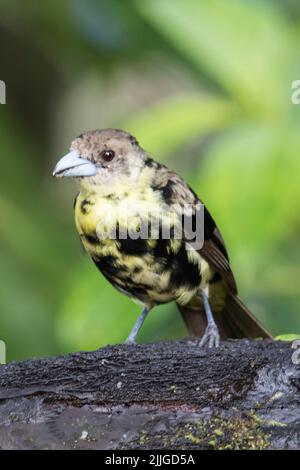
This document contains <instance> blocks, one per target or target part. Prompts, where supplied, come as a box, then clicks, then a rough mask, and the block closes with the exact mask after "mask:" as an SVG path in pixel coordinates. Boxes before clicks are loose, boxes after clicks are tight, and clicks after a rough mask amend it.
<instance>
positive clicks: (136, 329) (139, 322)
mask: <svg viewBox="0 0 300 470" xmlns="http://www.w3.org/2000/svg"><path fill="white" fill-rule="evenodd" d="M149 312H150V309H149V308H148V307H146V306H145V307H144V308H143V310H142V313H141V314H140V316H139V318H138V319H137V321H136V323H135V325H134V327H133V328H132V330H131V332H130V335H129V336H128V338H127V339H126V341H125V344H135V342H136V341H135V340H136V337H137V335H138V332H139V331H140V329H141V327H142V324H143V323H144V320H145V318H146V316H147V315H148V313H149Z"/></svg>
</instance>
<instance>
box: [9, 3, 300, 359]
mask: <svg viewBox="0 0 300 470" xmlns="http://www.w3.org/2000/svg"><path fill="white" fill-rule="evenodd" d="M0 39H1V43H2V44H4V45H5V46H4V47H2V48H1V50H0V64H1V76H0V79H1V80H4V81H5V82H6V86H7V104H6V105H1V106H0V132H1V139H0V154H1V172H0V178H1V185H0V210H1V218H0V239H1V245H0V311H1V316H0V337H1V339H3V340H5V341H6V343H7V351H8V359H9V360H11V359H18V358H26V357H32V356H42V355H49V354H57V353H63V352H68V351H74V350H78V349H93V348H97V347H99V346H102V345H105V344H107V343H110V344H112V343H117V342H121V341H123V340H124V339H125V338H126V336H127V334H128V332H129V330H130V328H131V327H132V325H133V323H134V321H135V319H136V317H137V315H138V312H139V310H140V307H138V306H137V305H135V304H133V303H132V302H131V301H130V300H129V299H127V298H126V297H124V296H123V295H121V294H120V293H118V292H117V291H115V290H114V289H113V288H112V287H111V286H110V285H109V284H108V283H107V282H106V281H105V279H104V278H102V277H101V275H100V274H99V273H98V271H97V270H96V268H95V267H94V265H93V264H92V263H91V262H90V261H89V259H88V258H87V256H85V255H84V254H83V253H82V250H81V247H80V244H79V241H78V237H77V235H76V231H75V227H74V222H73V211H72V200H73V198H74V195H75V193H76V189H75V187H74V184H73V182H70V181H57V180H53V179H52V177H51V173H52V168H53V166H54V164H55V162H56V161H57V159H58V158H59V157H60V156H61V155H63V154H64V153H65V152H66V151H67V149H68V146H69V144H70V141H71V140H72V139H73V138H74V137H75V136H76V135H77V134H79V133H81V132H83V131H84V130H87V129H92V128H101V127H122V128H124V129H126V130H128V131H131V132H132V133H133V134H135V135H136V137H137V138H138V140H139V141H140V143H141V144H142V145H143V146H144V147H145V148H146V149H147V150H149V151H150V152H152V153H153V154H154V155H155V156H156V158H158V159H160V160H161V161H164V162H165V163H167V164H168V165H170V166H171V167H172V168H174V169H176V170H178V171H180V172H181V173H182V174H183V175H184V176H185V178H186V179H187V181H188V182H189V183H190V184H191V185H192V186H193V188H194V190H195V191H196V192H197V193H198V194H199V196H200V197H201V198H202V199H203V200H204V201H205V202H206V203H207V206H208V207H209V209H210V211H211V212H212V214H213V216H214V217H215V219H216V220H217V222H218V225H219V227H220V229H221V231H222V233H223V235H224V238H225V240H226V243H227V245H228V248H229V252H230V255H231V261H232V265H233V269H234V272H235V273H236V277H237V280H238V284H239V289H240V293H241V297H242V298H243V299H244V300H245V301H246V302H247V304H248V305H249V306H250V308H252V309H253V311H254V313H255V314H256V315H257V316H258V317H259V318H260V319H261V320H262V321H263V322H264V323H265V324H266V326H268V327H269V328H270V329H271V330H272V332H273V333H274V335H279V334H281V335H286V334H295V335H297V334H299V333H300V313H299V307H300V296H299V275H300V268H299V263H300V251H299V241H300V235H299V226H300V219H299V202H300V201H299V200H300V185H299V175H300V159H299V153H300V137H299V136H300V134H299V124H300V107H297V106H295V105H293V104H292V103H291V93H292V90H291V83H292V81H293V80H296V79H300V58H299V54H298V50H297V49H298V44H299V41H300V5H299V2H297V1H293V0H286V1H281V2H279V1H277V0H272V1H271V0H269V1H267V0H264V1H260V2H258V1H256V2H251V1H248V0H226V2H220V1H218V0H203V1H201V2H199V1H198V0H185V1H184V2H183V1H182V0H151V2H150V1H146V0H135V1H133V0H132V1H128V2H124V1H122V0H110V1H109V0H86V1H84V2H83V1H82V0H72V1H71V0H60V1H58V0H45V1H44V2H43V4H40V3H38V2H34V1H33V0H28V1H27V2H21V1H20V0H10V1H7V0H2V2H1V3H0ZM185 335H186V332H185V328H184V325H183V323H182V321H181V319H180V316H179V315H178V313H177V312H176V309H175V308H174V306H173V305H172V304H170V305H165V306H161V307H159V308H157V309H155V310H154V311H153V312H152V314H151V315H150V316H149V318H148V319H147V321H146V324H145V326H144V329H143V331H142V333H141V336H140V340H141V341H154V340H159V339H165V338H178V337H182V336H185ZM287 338H290V337H289V336H287Z"/></svg>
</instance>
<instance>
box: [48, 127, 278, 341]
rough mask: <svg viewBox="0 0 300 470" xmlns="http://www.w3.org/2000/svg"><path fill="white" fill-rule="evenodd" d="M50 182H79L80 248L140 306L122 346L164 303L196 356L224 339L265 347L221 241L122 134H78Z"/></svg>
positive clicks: (169, 174)
mask: <svg viewBox="0 0 300 470" xmlns="http://www.w3.org/2000/svg"><path fill="white" fill-rule="evenodd" d="M53 176H55V177H59V178H74V179H75V180H76V181H77V183H78V185H79V193H78V194H77V196H76V198H75V202H74V208H75V224H76V228H77V231H78V234H79V237H80V240H81V242H82V245H83V246H84V248H85V250H86V251H87V253H88V254H89V256H90V257H91V259H92V261H93V262H94V263H95V265H96V266H97V268H98V269H99V271H100V272H101V273H102V275H103V276H104V277H105V278H106V279H107V280H108V281H109V282H110V283H111V284H112V285H113V286H114V287H115V288H116V289H117V290H118V291H119V292H121V293H123V294H125V295H126V296H128V297H130V298H131V299H133V300H134V301H135V302H137V303H139V304H141V305H142V311H141V314H140V315H139V317H138V319H137V321H136V323H135V324H134V327H133V329H132V331H131V332H130V334H129V336H128V337H127V339H126V341H125V343H127V344H135V343H136V339H137V335H138V333H139V331H140V329H141V327H142V325H143V323H144V320H145V318H146V317H147V315H148V314H149V312H150V311H151V310H152V309H153V308H154V307H155V306H158V305H160V304H165V303H169V302H172V301H174V302H175V303H176V305H177V307H178V309H179V311H180V313H181V315H182V317H183V320H184V322H185V324H186V327H187V330H188V333H189V335H190V336H193V337H194V336H196V337H200V340H199V343H200V346H201V347H208V348H213V347H219V345H220V340H225V339H227V338H272V335H271V334H270V333H269V332H268V331H267V329H265V327H264V326H263V325H262V324H261V323H260V322H259V321H258V320H257V319H256V318H255V316H254V315H253V314H252V313H251V312H250V310H249V309H248V308H247V307H246V306H245V305H244V303H243V302H242V301H241V300H240V298H239V297H238V291H237V284H236V281H235V278H234V275H233V272H232V269H231V267H230V262H229V256H228V252H227V249H226V246H225V243H224V240H223V238H222V235H221V233H220V231H219V229H218V227H217V225H216V223H215V221H214V219H213V218H212V216H211V214H210V213H209V211H208V209H207V208H206V206H205V204H204V203H203V202H202V200H201V199H200V198H199V197H198V196H197V195H196V194H195V192H194V191H193V190H192V189H191V188H190V186H189V185H188V184H187V183H186V182H185V180H184V179H183V178H181V176H180V175H179V174H177V173H176V172H175V171H172V170H171V169H169V168H168V167H167V166H166V165H164V164H162V163H160V162H158V161H156V160H155V159H154V158H152V156H151V155H150V154H149V153H148V152H147V151H145V150H144V149H143V148H142V147H141V146H140V144H139V143H138V141H137V139H136V138H135V137H133V136H132V135H131V134H130V133H129V132H126V131H123V130H119V129H110V128H109V129H96V130H92V131H86V132H84V133H82V134H81V135H79V136H78V137H77V138H75V140H73V142H72V144H71V147H70V150H69V152H68V153H67V154H66V155H65V156H64V157H62V158H61V159H60V160H59V161H58V163H57V164H56V166H55V169H54V171H53ZM198 215H199V217H198ZM200 215H201V217H200ZM185 219H186V220H185ZM198 219H199V220H200V221H201V220H202V222H203V223H202V225H201V224H199V223H198V222H197V221H198ZM186 221H188V222H189V223H187V222H186ZM150 222H151V223H150ZM197 223H198V225H199V227H200V226H201V228H202V230H199V233H201V234H202V235H201V236H199V237H198V238H199V240H200V242H199V240H196V238H197V236H196V235H195V233H197V230H195V226H196V225H197ZM153 227H154V228H153ZM191 227H192V228H191ZM142 235H143V236H142Z"/></svg>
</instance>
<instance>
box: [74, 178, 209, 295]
mask: <svg viewBox="0 0 300 470" xmlns="http://www.w3.org/2000/svg"><path fill="white" fill-rule="evenodd" d="M141 183H142V182H141V181H140V182H139V184H138V185H137V186H136V187H133V188H132V187H131V188H127V187H126V186H124V185H123V186H122V184H121V185H119V186H118V187H117V189H114V191H113V192H112V193H109V192H107V191H103V190H99V189H98V188H97V190H95V189H94V188H89V189H88V190H87V188H84V190H82V191H81V192H80V193H79V195H78V197H77V200H76V204H75V221H76V227H77V230H78V233H79V236H80V238H81V240H82V243H83V245H84V247H85V249H86V250H87V252H88V253H89V254H90V256H91V257H92V258H93V260H94V261H95V262H96V264H97V265H98V267H99V269H100V270H101V271H102V272H103V274H105V275H106V277H108V279H109V280H110V281H111V282H112V283H113V284H114V285H115V286H116V287H117V288H118V289H120V290H122V291H124V292H130V293H131V294H132V297H136V298H139V299H140V300H142V301H143V302H145V303H146V301H148V299H150V300H149V302H150V301H152V302H153V303H164V302H169V301H170V300H173V299H175V300H177V301H178V302H180V303H183V304H185V303H187V302H188V301H189V300H190V299H191V298H192V297H193V296H194V295H195V293H196V291H197V290H198V288H199V287H200V284H205V283H206V281H207V279H208V277H209V276H210V275H211V271H210V269H209V266H208V264H207V263H206V261H204V260H203V259H202V258H201V256H200V255H199V254H198V253H196V252H193V251H187V250H186V244H185V242H183V240H181V239H179V240H177V239H168V240H155V239H151V237H150V238H147V239H145V240H140V239H139V240H133V241H132V243H131V241H130V240H128V239H127V240H124V241H122V240H120V239H119V233H120V232H119V231H120V229H121V230H124V232H123V233H125V234H126V233H127V234H128V232H129V231H130V230H133V231H138V230H139V228H140V226H141V220H143V219H145V218H146V219H147V218H148V219H147V220H149V214H150V216H151V217H153V214H154V216H158V217H161V216H162V217H163V219H164V223H166V224H167V225H168V224H169V225H170V226H174V224H176V223H178V220H179V219H178V218H177V219H176V215H175V216H174V213H173V212H172V211H171V210H170V211H169V210H168V208H167V207H166V206H165V205H163V204H162V203H163V200H162V197H161V194H160V192H159V191H155V190H153V188H152V187H151V185H149V184H148V182H147V181H146V184H141ZM174 217H175V218H174ZM126 231H127V232H126ZM192 273H194V276H193V275H192Z"/></svg>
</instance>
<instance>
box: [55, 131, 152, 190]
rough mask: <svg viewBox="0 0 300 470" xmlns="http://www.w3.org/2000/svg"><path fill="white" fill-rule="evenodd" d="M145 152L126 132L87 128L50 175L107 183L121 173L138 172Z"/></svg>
mask: <svg viewBox="0 0 300 470" xmlns="http://www.w3.org/2000/svg"><path fill="white" fill-rule="evenodd" d="M144 155H145V154H144V152H143V150H142V149H141V147H140V146H139V144H138V142H137V140H136V139H135V138H134V137H133V136H132V135H130V134H129V133H127V132H124V131H122V130H118V129H102V130H94V131H88V132H85V133H84V134H81V135H80V136H79V137H77V138H76V139H75V140H74V141H73V142H72V144H71V148H70V152H69V153H68V154H67V155H66V156H64V157H63V158H62V159H61V160H60V161H59V162H58V163H57V165H56V167H55V169H54V172H53V175H54V176H57V177H73V178H80V179H81V181H82V180H87V179H88V182H89V183H91V184H93V183H94V184H99V183H109V182H110V181H111V180H112V179H117V178H118V177H120V176H121V175H122V176H123V177H125V176H127V177H130V176H132V175H133V174H138V172H139V169H140V168H142V167H143V158H144ZM82 182H83V181H82ZM85 182H86V181H85Z"/></svg>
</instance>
